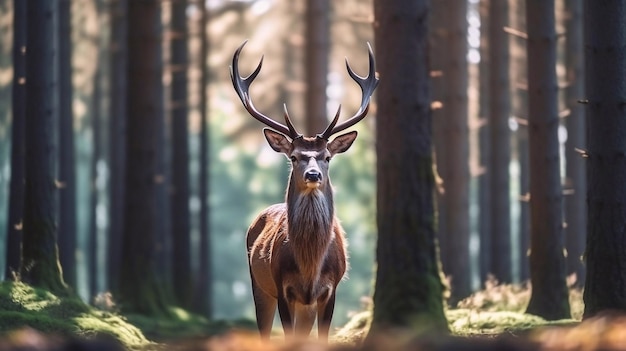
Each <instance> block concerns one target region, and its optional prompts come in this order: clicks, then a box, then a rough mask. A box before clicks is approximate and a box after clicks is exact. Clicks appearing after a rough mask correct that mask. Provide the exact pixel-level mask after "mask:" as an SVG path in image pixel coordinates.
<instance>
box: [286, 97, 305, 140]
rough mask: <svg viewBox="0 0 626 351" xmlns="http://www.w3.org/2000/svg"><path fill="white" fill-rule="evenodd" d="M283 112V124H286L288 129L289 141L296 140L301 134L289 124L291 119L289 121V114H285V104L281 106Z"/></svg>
mask: <svg viewBox="0 0 626 351" xmlns="http://www.w3.org/2000/svg"><path fill="white" fill-rule="evenodd" d="M283 110H284V111H285V123H286V124H287V128H289V133H288V134H289V136H290V137H291V139H296V138H299V137H301V136H302V134H300V133H298V132H297V131H296V128H295V127H294V126H293V123H291V119H289V112H287V104H283Z"/></svg>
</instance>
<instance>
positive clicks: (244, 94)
mask: <svg viewBox="0 0 626 351" xmlns="http://www.w3.org/2000/svg"><path fill="white" fill-rule="evenodd" d="M247 42H248V41H247V40H246V41H244V42H243V43H242V44H241V45H240V46H239V47H238V48H237V50H236V51H235V54H234V55H233V64H232V66H230V79H231V80H232V81H233V87H235V91H236V92H237V95H238V96H239V99H240V100H241V102H242V103H243V106H244V107H245V108H246V110H248V113H250V115H251V116H252V117H254V118H256V119H257V120H259V121H260V122H261V123H263V124H265V125H267V126H268V127H270V128H272V129H275V130H277V131H279V132H281V133H283V134H286V135H288V136H289V137H290V138H291V139H296V138H299V137H301V136H302V134H299V133H298V132H297V131H296V129H295V128H294V127H293V124H292V123H291V120H290V119H289V114H288V113H287V106H286V105H285V106H284V110H285V123H286V124H287V125H286V126H285V125H283V124H280V123H278V122H276V121H274V120H273V119H271V118H269V117H267V116H265V115H264V114H262V113H260V112H259V111H257V109H256V108H255V107H254V105H253V104H252V99H250V94H249V93H248V89H249V88H250V84H252V82H253V81H254V79H255V78H256V76H257V75H258V74H259V72H260V71H261V66H262V65H263V57H262V56H261V61H260V62H259V65H258V66H257V68H256V69H255V70H254V72H252V73H251V74H250V75H249V76H247V77H246V78H243V77H241V76H240V75H239V54H241V50H242V49H243V47H244V46H245V45H246V43H247Z"/></svg>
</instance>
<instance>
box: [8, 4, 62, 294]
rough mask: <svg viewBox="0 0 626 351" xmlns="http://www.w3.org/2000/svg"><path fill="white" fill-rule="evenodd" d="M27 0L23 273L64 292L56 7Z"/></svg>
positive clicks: (30, 281)
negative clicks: (58, 219)
mask: <svg viewBox="0 0 626 351" xmlns="http://www.w3.org/2000/svg"><path fill="white" fill-rule="evenodd" d="M28 5H29V6H28V9H27V18H28V23H27V29H26V31H27V35H26V36H27V39H26V41H27V43H28V53H27V55H26V82H27V85H26V89H27V91H26V125H25V128H26V129H25V156H26V160H25V169H24V171H25V188H24V234H23V240H22V261H21V266H20V275H21V278H22V280H23V281H24V282H26V283H28V284H31V285H34V286H38V287H41V288H44V289H47V290H50V291H52V292H55V293H63V292H65V291H66V289H67V287H66V285H65V283H64V282H63V277H62V272H61V266H60V263H59V252H58V248H57V242H56V229H57V228H56V223H55V222H56V221H55V214H56V202H55V200H56V199H55V182H54V180H55V178H56V177H55V158H56V157H57V154H56V152H55V143H54V125H55V122H56V115H57V113H58V95H57V93H56V91H57V84H58V83H57V81H56V80H55V78H56V72H55V70H56V69H57V67H58V66H57V63H58V62H57V57H56V50H57V47H56V46H55V43H56V33H57V28H56V27H55V24H56V20H57V10H58V8H57V3H56V2H53V1H50V2H47V1H41V2H29V3H28Z"/></svg>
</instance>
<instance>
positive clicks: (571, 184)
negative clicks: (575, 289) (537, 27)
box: [565, 0, 587, 287]
mask: <svg viewBox="0 0 626 351" xmlns="http://www.w3.org/2000/svg"><path fill="white" fill-rule="evenodd" d="M565 4H566V5H565V6H566V11H567V13H568V16H567V21H566V24H565V25H566V33H567V36H566V38H565V39H566V46H565V50H566V54H565V60H566V62H565V63H566V65H567V81H568V83H569V85H568V87H567V90H566V92H565V94H566V100H567V101H566V105H567V108H568V109H569V110H570V115H569V116H568V117H567V119H566V120H565V121H566V123H567V143H566V144H565V160H566V169H565V172H566V174H567V179H566V186H567V188H568V190H570V194H569V195H568V196H565V222H566V223H567V226H566V227H565V247H566V248H567V274H572V273H575V274H576V284H577V285H578V286H581V287H582V286H584V282H585V266H584V265H583V257H582V256H583V254H584V251H585V233H586V231H585V228H587V206H586V196H585V190H586V186H585V182H586V172H585V161H584V159H583V158H582V157H581V155H580V153H579V152H578V150H584V149H585V147H586V145H587V144H586V140H585V133H586V130H585V114H584V110H583V106H581V105H580V104H579V103H578V100H580V99H582V98H583V97H584V94H585V92H584V90H585V89H584V85H585V83H584V81H583V79H584V70H583V68H584V67H583V58H584V57H583V55H584V52H583V15H582V1H581V0H567V1H566V2H565Z"/></svg>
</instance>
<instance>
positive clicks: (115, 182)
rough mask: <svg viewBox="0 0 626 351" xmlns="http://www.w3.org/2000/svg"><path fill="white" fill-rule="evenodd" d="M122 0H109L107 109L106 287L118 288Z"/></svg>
mask: <svg viewBox="0 0 626 351" xmlns="http://www.w3.org/2000/svg"><path fill="white" fill-rule="evenodd" d="M126 6H127V4H126V0H112V2H111V3H110V5H109V12H110V13H111V53H110V55H111V56H110V63H109V64H110V72H111V73H110V74H111V75H110V83H109V86H110V106H111V107H110V112H109V169H110V177H109V183H108V187H109V232H108V249H107V263H108V266H107V275H108V279H107V281H108V287H109V289H110V290H112V291H119V289H118V288H119V287H118V286H117V283H118V282H119V281H120V262H121V259H122V233H123V230H124V220H125V218H124V217H125V215H124V193H125V189H126V187H125V178H124V175H125V172H126V171H125V170H126V165H125V163H126V152H125V150H126V90H127V89H126V52H127V51H126V40H127V38H126V35H127V34H126Z"/></svg>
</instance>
